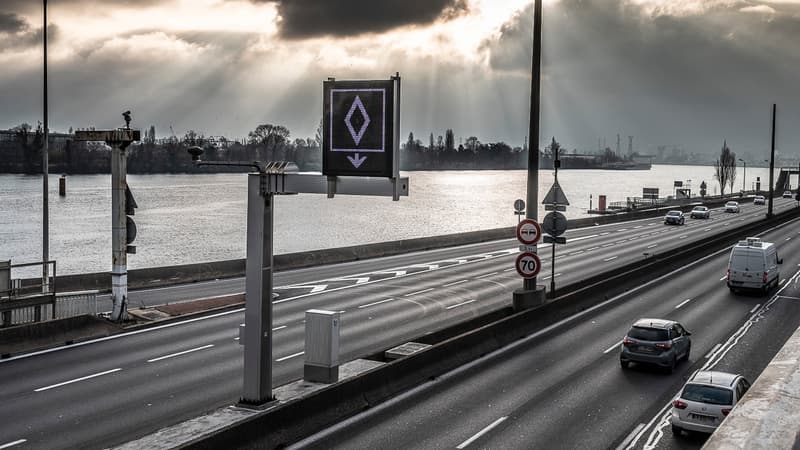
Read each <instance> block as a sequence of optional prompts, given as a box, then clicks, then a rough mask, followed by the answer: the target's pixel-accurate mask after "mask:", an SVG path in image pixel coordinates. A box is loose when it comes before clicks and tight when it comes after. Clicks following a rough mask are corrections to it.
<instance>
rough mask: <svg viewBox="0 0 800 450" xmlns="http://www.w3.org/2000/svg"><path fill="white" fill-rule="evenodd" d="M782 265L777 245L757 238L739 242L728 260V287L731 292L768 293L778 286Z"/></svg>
mask: <svg viewBox="0 0 800 450" xmlns="http://www.w3.org/2000/svg"><path fill="white" fill-rule="evenodd" d="M782 263H783V260H782V259H780V258H778V251H777V249H776V248H775V244H773V243H771V242H763V241H761V239H759V238H755V237H749V238H747V239H746V240H744V241H739V243H738V244H736V245H735V246H734V247H733V249H732V250H731V257H730V259H729V260H728V287H729V288H730V290H731V292H734V291H736V290H737V289H757V290H760V291H762V292H767V291H768V290H769V288H770V287H772V286H775V287H777V286H778V279H779V277H780V272H779V271H778V264H782Z"/></svg>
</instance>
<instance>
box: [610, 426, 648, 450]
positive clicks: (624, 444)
mask: <svg viewBox="0 0 800 450" xmlns="http://www.w3.org/2000/svg"><path fill="white" fill-rule="evenodd" d="M642 428H644V424H643V423H640V424H639V425H636V428H634V429H633V431H631V432H630V434H629V435H628V437H626V438H625V440H624V441H622V443H621V444H619V446H617V450H622V449H624V448H625V447H627V446H628V444H630V442H631V441H632V440H633V438H634V437H636V435H637V434H638V433H639V432H640V431H642Z"/></svg>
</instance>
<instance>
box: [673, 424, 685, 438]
mask: <svg viewBox="0 0 800 450" xmlns="http://www.w3.org/2000/svg"><path fill="white" fill-rule="evenodd" d="M682 431H683V428H681V427H679V426H677V425H672V434H674V435H675V436H680V435H681V432H682Z"/></svg>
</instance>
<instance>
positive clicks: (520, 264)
mask: <svg viewBox="0 0 800 450" xmlns="http://www.w3.org/2000/svg"><path fill="white" fill-rule="evenodd" d="M516 268H517V273H518V274H520V276H521V277H522V278H533V277H535V276H536V275H537V274H538V273H539V270H540V269H541V268H542V262H541V260H539V257H538V256H537V255H536V253H530V252H525V253H520V254H519V256H517V262H516Z"/></svg>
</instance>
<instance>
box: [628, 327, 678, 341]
mask: <svg viewBox="0 0 800 450" xmlns="http://www.w3.org/2000/svg"><path fill="white" fill-rule="evenodd" d="M628 337H631V338H633V339H639V340H641V341H667V340H669V335H668V334H667V330H664V329H661V328H645V327H633V328H631V331H628Z"/></svg>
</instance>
